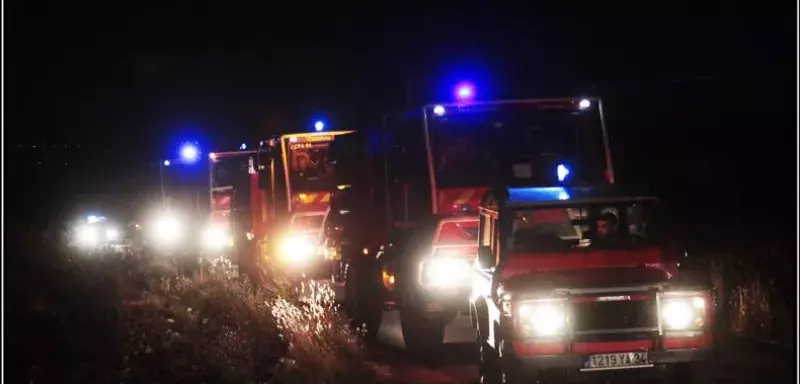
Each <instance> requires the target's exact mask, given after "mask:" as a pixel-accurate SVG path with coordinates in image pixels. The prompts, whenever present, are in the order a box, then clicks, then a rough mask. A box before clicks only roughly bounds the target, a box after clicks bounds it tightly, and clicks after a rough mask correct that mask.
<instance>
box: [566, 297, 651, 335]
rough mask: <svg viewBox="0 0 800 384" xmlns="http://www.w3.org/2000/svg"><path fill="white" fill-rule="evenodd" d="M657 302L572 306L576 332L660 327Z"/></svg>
mask: <svg viewBox="0 0 800 384" xmlns="http://www.w3.org/2000/svg"><path fill="white" fill-rule="evenodd" d="M656 316H657V314H656V303H655V300H631V301H627V300H626V301H603V302H580V303H573V304H572V316H571V321H572V329H573V330H574V331H578V332H580V331H602V330H611V329H625V328H650V327H657V326H658V319H657V317H656Z"/></svg>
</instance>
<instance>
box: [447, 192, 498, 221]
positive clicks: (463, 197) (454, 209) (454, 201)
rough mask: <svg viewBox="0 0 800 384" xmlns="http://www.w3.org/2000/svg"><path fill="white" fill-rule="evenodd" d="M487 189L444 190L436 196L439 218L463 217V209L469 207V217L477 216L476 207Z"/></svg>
mask: <svg viewBox="0 0 800 384" xmlns="http://www.w3.org/2000/svg"><path fill="white" fill-rule="evenodd" d="M488 190H489V187H469V188H445V189H439V191H438V192H437V194H436V204H437V208H438V213H439V215H441V216H459V215H464V214H465V213H464V211H463V207H464V206H469V208H470V211H471V212H472V213H469V214H470V215H477V212H478V206H479V205H480V203H481V199H482V198H483V195H484V194H485V193H486V192H487V191H488Z"/></svg>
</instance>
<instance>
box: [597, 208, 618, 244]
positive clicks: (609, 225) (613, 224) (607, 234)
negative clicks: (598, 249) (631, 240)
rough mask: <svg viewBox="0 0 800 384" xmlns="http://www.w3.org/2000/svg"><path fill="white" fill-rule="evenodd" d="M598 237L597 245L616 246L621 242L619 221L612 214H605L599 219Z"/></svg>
mask: <svg viewBox="0 0 800 384" xmlns="http://www.w3.org/2000/svg"><path fill="white" fill-rule="evenodd" d="M596 224H597V236H596V239H595V242H594V243H595V244H597V245H600V246H610V245H614V244H616V243H617V242H618V240H619V219H617V215H615V214H613V213H611V212H604V213H602V214H601V215H600V217H598V218H597V221H596Z"/></svg>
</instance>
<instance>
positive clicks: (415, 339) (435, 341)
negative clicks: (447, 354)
mask: <svg viewBox="0 0 800 384" xmlns="http://www.w3.org/2000/svg"><path fill="white" fill-rule="evenodd" d="M445 325H446V323H445V322H444V321H443V320H440V319H435V318H429V317H427V316H425V315H423V314H422V313H420V311H419V310H418V309H416V308H413V307H411V306H405V305H404V306H403V307H402V308H401V309H400V327H401V328H402V331H403V340H404V341H405V344H406V350H407V351H408V352H409V353H411V354H412V355H417V356H423V355H428V354H432V353H436V352H437V350H439V349H440V348H441V346H442V344H443V343H444V327H445Z"/></svg>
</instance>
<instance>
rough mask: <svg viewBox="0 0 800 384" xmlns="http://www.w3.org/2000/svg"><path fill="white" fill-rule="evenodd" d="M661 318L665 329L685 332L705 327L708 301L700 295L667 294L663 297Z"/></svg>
mask: <svg viewBox="0 0 800 384" xmlns="http://www.w3.org/2000/svg"><path fill="white" fill-rule="evenodd" d="M660 305H661V307H660V311H659V313H660V316H661V323H662V325H663V326H664V328H665V329H667V330H671V331H685V330H694V329H699V328H703V327H704V326H705V315H706V299H705V297H704V296H703V295H702V294H700V293H666V294H663V295H662V296H661V304H660Z"/></svg>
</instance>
